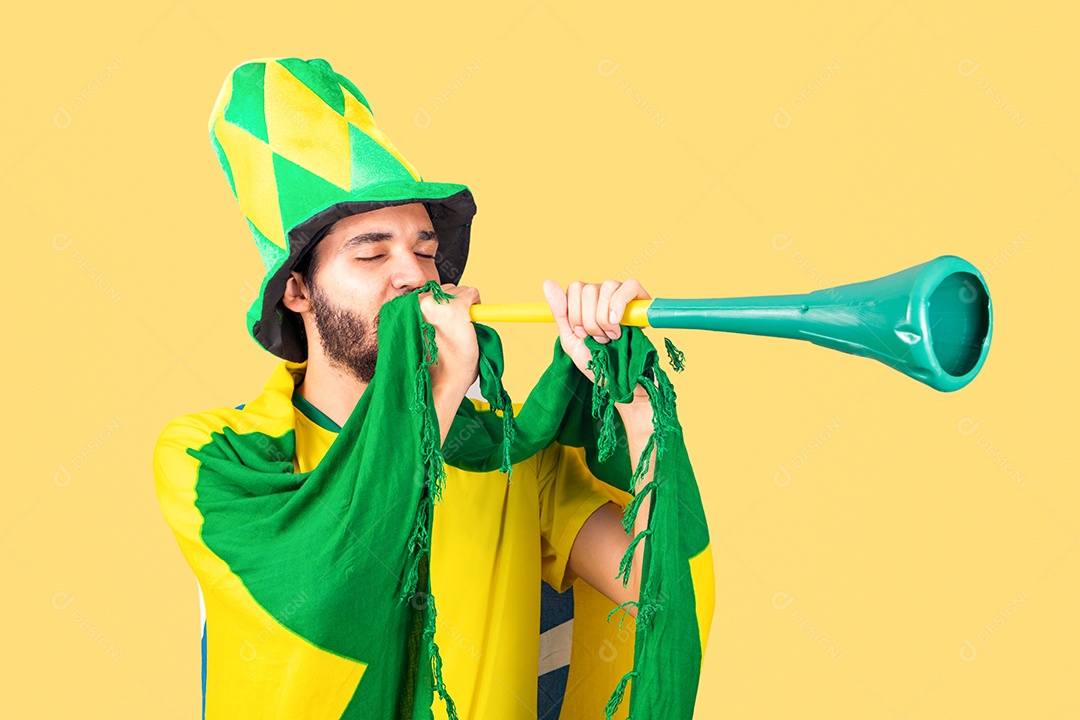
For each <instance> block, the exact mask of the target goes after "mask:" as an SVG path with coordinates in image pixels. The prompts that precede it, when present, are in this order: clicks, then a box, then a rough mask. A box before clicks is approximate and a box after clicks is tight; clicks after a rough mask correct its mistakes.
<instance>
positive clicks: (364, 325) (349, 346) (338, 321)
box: [310, 283, 379, 383]
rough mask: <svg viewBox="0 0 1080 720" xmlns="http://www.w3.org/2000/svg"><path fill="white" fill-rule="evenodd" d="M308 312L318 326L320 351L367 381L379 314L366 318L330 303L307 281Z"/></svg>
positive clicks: (372, 370)
mask: <svg viewBox="0 0 1080 720" xmlns="http://www.w3.org/2000/svg"><path fill="white" fill-rule="evenodd" d="M310 289H311V293H310V296H311V314H312V316H313V317H314V320H315V327H317V328H318V329H319V340H320V344H321V345H322V348H323V353H324V354H325V355H326V358H327V359H328V360H329V361H330V362H331V364H333V365H337V366H339V367H341V368H343V369H344V370H346V371H347V372H349V373H350V374H351V375H353V376H354V377H356V378H357V379H359V380H361V381H363V382H365V383H370V382H371V379H372V378H373V377H375V360H376V359H377V357H378V354H379V343H378V334H377V327H378V325H379V314H378V313H375V318H374V321H373V322H368V319H367V318H365V317H364V316H363V315H361V314H360V313H358V312H355V311H353V310H350V309H348V308H345V307H341V306H338V305H334V304H332V303H331V302H330V300H329V298H327V296H326V295H323V293H322V292H321V291H320V290H319V286H318V285H316V284H315V283H311V288H310Z"/></svg>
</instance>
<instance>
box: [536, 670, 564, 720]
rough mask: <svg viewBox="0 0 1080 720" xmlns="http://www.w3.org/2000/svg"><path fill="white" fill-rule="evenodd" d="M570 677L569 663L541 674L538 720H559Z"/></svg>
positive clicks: (537, 695)
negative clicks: (567, 681)
mask: <svg viewBox="0 0 1080 720" xmlns="http://www.w3.org/2000/svg"><path fill="white" fill-rule="evenodd" d="M568 677H570V666H569V665H567V666H565V667H561V668H559V669H558V670H552V671H551V672H549V673H547V674H544V675H541V676H540V683H539V685H538V686H537V693H536V720H559V715H560V714H561V713H562V701H563V695H565V694H566V679H567V678H568Z"/></svg>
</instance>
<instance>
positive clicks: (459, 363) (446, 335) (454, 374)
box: [420, 283, 480, 445]
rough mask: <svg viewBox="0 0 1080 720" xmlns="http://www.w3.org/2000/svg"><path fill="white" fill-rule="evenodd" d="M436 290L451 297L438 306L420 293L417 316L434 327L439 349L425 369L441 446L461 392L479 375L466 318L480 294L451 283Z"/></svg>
mask: <svg viewBox="0 0 1080 720" xmlns="http://www.w3.org/2000/svg"><path fill="white" fill-rule="evenodd" d="M440 287H441V288H442V289H443V290H445V291H446V292H447V293H449V294H450V295H454V296H455V297H453V298H448V299H447V300H444V301H443V302H441V303H440V302H438V301H437V300H436V299H435V298H434V297H432V295H431V292H430V291H426V292H422V293H420V314H421V315H423V316H424V320H426V321H427V322H429V323H431V324H432V325H433V326H435V344H436V345H438V348H439V354H438V358H437V360H436V362H435V363H432V364H431V365H429V366H428V371H429V372H430V373H431V394H432V396H433V397H434V399H435V412H436V414H437V415H438V417H439V434H440V436H441V439H440V445H441V444H442V442H443V441H445V440H446V435H447V433H448V432H449V431H450V424H451V422H453V420H454V415H456V414H457V409H458V407H459V406H460V405H461V401H462V399H463V398H464V397H465V393H466V392H467V391H468V390H469V386H470V385H472V384H473V382H474V381H475V380H476V378H477V377H479V374H480V347H479V345H478V344H477V341H476V328H475V327H474V326H473V323H472V320H470V319H469V306H470V305H473V304H474V303H478V302H480V291H479V290H477V289H476V288H474V287H468V286H466V285H454V284H453V283H443V284H442V285H440Z"/></svg>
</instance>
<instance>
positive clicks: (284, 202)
mask: <svg viewBox="0 0 1080 720" xmlns="http://www.w3.org/2000/svg"><path fill="white" fill-rule="evenodd" d="M209 130H210V142H211V145H212V146H213V148H214V152H215V153H216V154H217V157H218V160H219V161H220V162H221V167H222V169H223V170H224V171H225V177H226V178H228V181H229V186H230V187H231V188H232V191H233V195H234V196H235V197H236V199H237V200H238V201H239V203H240V209H241V210H242V211H243V213H244V217H245V218H246V219H247V223H248V227H249V228H251V234H252V235H253V236H254V237H255V245H256V247H257V248H258V250H259V254H260V256H261V257H262V261H263V265H265V266H266V275H265V276H264V278H263V281H262V286H261V288H260V290H259V295H258V297H257V298H256V299H255V302H254V303H252V305H251V308H250V309H249V310H248V313H247V328H248V332H249V333H250V334H251V337H253V338H254V339H255V341H256V342H258V343H259V344H260V345H261V346H262V347H264V348H266V349H267V350H269V351H270V352H271V353H273V354H274V355H276V356H278V357H280V358H282V359H284V360H291V361H293V362H302V361H304V360H305V359H307V346H306V344H305V340H304V336H303V334H302V333H303V324H302V322H301V321H300V318H299V317H298V316H297V315H296V314H295V313H293V312H292V311H290V310H288V309H287V308H286V307H285V306H284V304H283V303H282V297H283V296H284V294H285V283H286V281H287V280H288V278H289V274H290V273H291V271H292V270H293V269H294V268H295V267H296V266H297V263H298V262H299V261H300V260H301V259H302V258H303V257H304V256H305V255H306V253H308V252H310V251H311V249H312V247H313V246H314V244H315V243H317V242H318V240H319V239H321V237H322V233H321V232H320V231H323V230H325V228H326V227H327V226H329V225H330V224H332V223H334V222H335V221H337V220H339V219H341V218H343V217H347V216H349V215H354V214H356V213H361V212H367V211H369V210H376V209H378V208H381V207H387V206H391V205H401V204H405V203H412V202H421V203H423V204H424V206H425V207H426V208H427V211H428V214H429V215H430V217H431V224H432V226H433V227H434V229H435V233H436V234H437V235H438V237H439V249H438V251H437V253H436V256H435V264H436V265H437V267H438V270H439V279H440V282H443V283H457V282H458V281H459V280H460V278H461V274H462V272H463V271H464V269H465V261H466V259H467V258H468V255H469V233H470V230H471V224H472V218H473V215H475V214H476V203H475V202H474V200H473V197H472V193H471V192H470V191H469V189H468V187H466V186H465V185H457V184H453V183H435V182H426V181H424V180H423V178H421V176H420V173H419V172H418V171H417V170H416V168H415V167H413V166H412V165H411V164H410V163H409V162H408V161H407V160H406V159H405V158H404V157H403V156H402V154H401V153H400V152H399V151H398V149H397V148H396V147H394V144H393V143H392V142H390V139H389V138H388V137H387V136H386V135H385V134H384V133H383V132H382V131H381V130H380V129H379V128H378V126H377V125H376V124H375V118H374V116H373V115H372V111H371V104H370V103H369V102H368V101H367V99H366V98H365V97H364V96H363V95H362V94H361V93H360V91H359V90H358V89H357V87H356V86H355V85H354V84H353V83H352V82H350V81H349V80H348V79H346V78H345V77H343V76H341V75H339V74H338V73H337V72H335V71H334V69H333V68H332V67H330V63H328V62H327V61H326V60H323V59H320V58H315V59H312V60H301V59H300V58H285V57H273V58H260V59H256V60H249V61H247V62H244V63H241V64H240V65H237V66H236V67H234V68H233V69H232V70H231V71H230V72H229V74H228V76H227V77H226V78H225V83H224V84H223V85H222V87H221V91H220V93H219V94H218V97H217V101H216V102H215V103H214V109H213V112H212V113H211V115H210V123H209Z"/></svg>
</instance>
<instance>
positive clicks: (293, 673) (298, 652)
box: [153, 373, 367, 720]
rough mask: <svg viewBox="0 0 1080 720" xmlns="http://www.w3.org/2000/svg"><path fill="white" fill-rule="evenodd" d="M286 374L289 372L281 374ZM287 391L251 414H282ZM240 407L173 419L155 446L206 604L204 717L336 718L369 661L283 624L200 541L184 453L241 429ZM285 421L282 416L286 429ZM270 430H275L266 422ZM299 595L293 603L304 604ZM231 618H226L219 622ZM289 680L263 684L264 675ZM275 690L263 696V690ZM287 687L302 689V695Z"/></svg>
mask: <svg viewBox="0 0 1080 720" xmlns="http://www.w3.org/2000/svg"><path fill="white" fill-rule="evenodd" d="M284 377H285V378H287V377H288V374H287V373H286V374H285V375H284ZM292 411H293V408H292V405H291V404H289V400H288V396H287V395H286V396H284V397H282V396H280V395H275V394H264V395H261V396H260V397H259V398H258V399H256V400H254V401H253V402H252V403H250V404H249V412H255V413H258V414H259V415H262V416H264V417H267V418H279V417H281V418H286V419H287V417H288V416H286V415H285V413H291V412H292ZM240 417H241V412H240V411H239V410H233V409H231V408H222V409H218V410H211V411H208V412H203V413H198V414H195V415H187V416H184V417H181V418H177V419H176V420H174V421H173V422H171V423H170V424H169V426H168V427H167V428H166V430H165V431H164V432H163V433H162V435H161V437H160V438H159V439H158V442H157V444H156V445H155V448H154V459H153V462H154V479H155V484H156V490H157V495H158V499H159V501H160V503H161V509H162V512H163V513H164V515H165V518H166V520H167V521H168V523H169V526H170V527H171V528H172V530H173V533H174V534H175V536H176V539H177V542H178V543H179V545H180V550H181V552H182V553H183V555H184V558H185V559H186V560H187V561H188V564H189V565H191V567H192V569H193V570H194V571H195V573H196V577H197V578H198V581H199V584H200V587H201V590H202V592H203V597H204V599H205V602H206V617H207V626H208V642H207V667H208V668H210V672H209V673H208V674H207V678H206V718H207V720H235V719H236V718H243V717H248V716H249V713H250V711H251V709H252V708H259V707H267V706H273V707H274V708H275V709H276V711H277V712H278V715H277V716H278V717H281V718H300V717H314V715H312V714H311V713H310V709H311V707H312V705H313V703H314V704H317V706H318V707H319V708H321V709H322V710H323V711H324V712H325V715H319V716H320V717H340V716H341V713H342V712H343V711H344V710H345V707H346V706H347V705H348V704H349V700H350V699H351V698H352V695H353V692H354V691H355V690H356V686H357V685H358V684H359V682H360V678H361V677H362V675H363V673H364V670H365V669H366V667H367V666H366V665H365V664H363V663H358V662H355V661H353V660H350V659H348V658H343V657H341V656H339V655H336V654H334V653H332V652H329V651H327V650H323V649H322V648H319V647H317V646H315V645H313V644H312V643H310V642H308V641H307V640H306V639H304V638H302V637H300V636H299V635H296V634H295V633H293V632H291V631H290V630H289V629H288V628H286V627H284V626H282V625H281V624H280V623H279V622H278V621H277V619H275V618H274V617H273V616H271V615H270V614H269V613H267V612H266V611H265V610H264V609H263V608H262V606H261V605H259V604H258V603H257V602H256V601H255V599H254V598H253V597H252V596H251V593H250V592H249V591H248V589H247V588H246V587H245V586H244V584H243V582H242V581H241V580H240V578H239V577H237V576H236V575H235V574H234V573H233V572H232V570H231V569H230V568H229V566H228V564H227V563H226V562H225V561H224V560H222V559H221V558H219V557H218V556H217V555H215V554H214V553H213V552H211V551H210V549H209V548H208V547H207V546H206V545H205V544H204V543H203V542H202V534H201V533H202V524H203V518H202V515H201V514H200V513H199V510H198V508H197V507H196V505H195V493H196V490H195V481H196V478H197V474H198V473H197V466H198V460H196V459H195V458H193V457H192V456H191V455H189V454H187V453H186V452H185V449H186V448H189V447H201V446H203V445H205V444H206V443H208V442H209V441H210V439H211V436H212V434H213V433H215V432H221V431H222V429H223V428H224V427H233V428H236V427H238V426H241V427H242V423H241V422H240V420H239V418H240ZM287 428H288V423H285V422H283V423H282V424H281V426H280V428H279V429H280V430H281V431H282V432H284V431H285V430H286V429H287ZM265 429H267V430H269V431H271V432H273V428H265ZM303 601H304V598H303V597H297V599H296V602H298V603H299V602H303ZM218 618H228V620H229V621H228V622H218ZM268 674H270V675H272V676H273V677H275V678H280V679H282V680H284V679H285V678H288V682H287V683H286V682H280V683H273V684H268V683H266V682H265V678H266V676H267V675H268ZM268 687H274V688H275V689H276V692H275V697H273V698H267V697H266V693H267V688H268ZM291 688H302V689H303V690H304V691H305V692H303V693H300V692H296V691H295V690H291Z"/></svg>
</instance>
